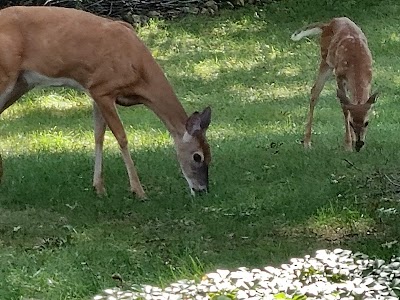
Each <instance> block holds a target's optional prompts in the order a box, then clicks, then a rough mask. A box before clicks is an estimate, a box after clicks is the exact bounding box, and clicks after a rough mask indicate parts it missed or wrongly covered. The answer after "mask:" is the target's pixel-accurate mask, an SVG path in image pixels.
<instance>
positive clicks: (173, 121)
mask: <svg viewBox="0 0 400 300" xmlns="http://www.w3.org/2000/svg"><path fill="white" fill-rule="evenodd" d="M158 90H160V91H162V93H159V95H158V96H157V97H155V98H153V99H151V100H150V101H146V103H145V105H146V106H147V107H148V108H149V109H151V110H152V111H153V112H154V113H155V114H156V115H157V116H158V118H159V119H160V120H161V121H162V122H163V123H164V125H165V127H166V128H167V129H168V131H169V133H170V134H171V136H172V138H173V139H174V141H175V142H176V141H177V140H182V138H183V135H184V134H185V131H186V127H185V126H186V121H187V119H188V116H187V114H186V112H185V110H184V108H183V106H182V104H181V103H180V102H179V100H178V98H177V96H176V95H175V93H174V91H173V90H172V88H171V87H170V86H169V85H168V86H164V87H163V88H162V89H158Z"/></svg>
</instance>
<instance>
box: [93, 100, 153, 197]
mask: <svg viewBox="0 0 400 300" xmlns="http://www.w3.org/2000/svg"><path fill="white" fill-rule="evenodd" d="M93 99H95V101H96V104H97V108H96V109H98V110H99V112H101V115H102V117H103V118H104V121H105V123H106V124H107V126H108V127H109V128H110V130H111V131H112V133H113V134H114V136H115V138H116V139H117V141H118V144H119V147H120V150H121V154H122V158H123V160H124V163H125V166H126V169H127V172H128V176H129V183H130V187H131V192H134V193H135V194H136V195H137V196H138V197H139V198H141V199H143V198H146V194H145V192H144V190H143V187H142V185H141V183H140V180H139V177H138V175H137V171H136V168H135V165H134V163H133V160H132V158H131V155H130V153H129V149H128V139H127V137H126V133H125V130H124V127H123V126H122V122H121V119H120V118H119V116H118V112H117V109H116V106H115V101H114V99H112V98H111V97H104V96H103V97H98V98H96V97H94V98H93ZM97 113H98V112H97ZM96 122H98V123H97V125H98V126H99V128H98V129H97V130H98V131H97V134H98V140H97V143H96V155H97V152H98V151H99V152H100V151H102V143H101V142H100V141H101V140H102V137H103V136H104V134H103V131H102V130H103V129H102V126H103V125H102V123H101V121H96ZM95 130H96V129H95ZM100 159H101V156H100V158H99V157H96V162H97V169H96V164H95V174H94V179H96V180H98V179H99V178H101V168H99V165H100V164H101V160H100ZM96 171H97V173H96ZM96 174H97V175H96ZM99 174H100V175H99ZM96 176H97V177H96ZM100 187H101V186H100Z"/></svg>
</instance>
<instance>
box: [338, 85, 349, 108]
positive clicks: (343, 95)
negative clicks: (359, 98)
mask: <svg viewBox="0 0 400 300" xmlns="http://www.w3.org/2000/svg"><path fill="white" fill-rule="evenodd" d="M336 95H337V97H338V98H339V100H340V103H341V104H342V105H348V104H351V101H350V99H349V98H348V97H347V95H346V93H345V92H344V91H342V90H341V89H337V90H336Z"/></svg>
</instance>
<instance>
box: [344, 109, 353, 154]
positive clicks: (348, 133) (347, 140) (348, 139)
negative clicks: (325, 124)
mask: <svg viewBox="0 0 400 300" xmlns="http://www.w3.org/2000/svg"><path fill="white" fill-rule="evenodd" d="M343 115H344V128H345V134H344V149H345V150H346V151H350V152H351V151H353V138H352V134H353V133H352V130H351V128H350V121H349V117H350V113H349V111H348V110H343Z"/></svg>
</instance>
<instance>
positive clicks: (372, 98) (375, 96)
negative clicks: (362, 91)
mask: <svg viewBox="0 0 400 300" xmlns="http://www.w3.org/2000/svg"><path fill="white" fill-rule="evenodd" d="M378 96H379V92H377V91H375V92H374V93H373V94H372V95H371V96H369V98H368V101H367V103H368V104H374V103H375V102H376V100H377V99H378Z"/></svg>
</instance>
